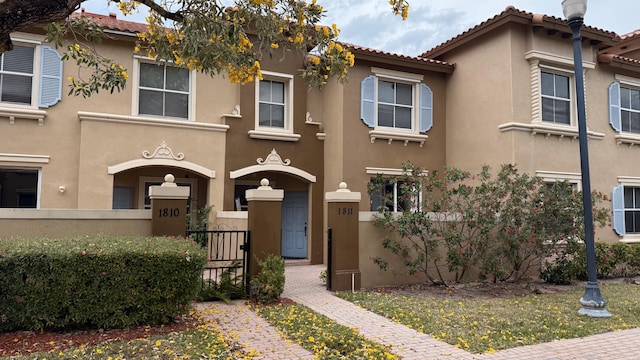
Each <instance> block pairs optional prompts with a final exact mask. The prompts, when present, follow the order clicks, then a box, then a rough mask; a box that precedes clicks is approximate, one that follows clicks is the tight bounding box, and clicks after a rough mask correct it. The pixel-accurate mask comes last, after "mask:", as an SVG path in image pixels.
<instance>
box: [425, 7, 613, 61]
mask: <svg viewBox="0 0 640 360" xmlns="http://www.w3.org/2000/svg"><path fill="white" fill-rule="evenodd" d="M508 21H516V22H521V23H523V24H531V25H537V26H543V27H549V28H551V29H555V30H559V29H561V28H562V29H563V31H567V32H569V31H570V30H569V28H568V27H567V21H566V20H565V19H562V18H559V17H555V16H549V15H541V14H533V13H530V12H526V11H522V10H519V9H517V8H515V7H514V6H507V8H506V9H505V10H504V11H503V12H501V13H500V14H498V15H495V16H494V17H492V18H490V19H488V20H486V21H483V22H481V23H480V24H478V25H476V26H474V27H472V28H470V29H468V30H466V31H464V32H462V33H461V34H459V35H457V36H455V37H453V38H451V39H449V40H447V41H445V42H443V43H441V44H440V45H437V46H436V47H434V48H432V49H430V50H427V51H426V52H424V53H423V54H422V55H420V56H422V57H433V56H434V55H435V56H438V55H440V53H441V52H442V51H443V50H446V49H448V48H452V47H455V46H456V45H458V44H459V43H460V44H462V43H464V42H465V40H468V39H471V38H473V37H474V36H475V35H477V34H479V33H483V31H485V30H490V29H492V28H493V27H496V26H499V25H501V24H503V23H505V22H508ZM582 36H583V37H584V38H597V40H600V41H609V42H611V44H613V42H614V41H616V40H618V39H619V36H618V35H617V34H616V33H615V32H613V31H607V30H603V29H600V28H596V27H592V26H587V25H585V26H584V27H583V32H582Z"/></svg>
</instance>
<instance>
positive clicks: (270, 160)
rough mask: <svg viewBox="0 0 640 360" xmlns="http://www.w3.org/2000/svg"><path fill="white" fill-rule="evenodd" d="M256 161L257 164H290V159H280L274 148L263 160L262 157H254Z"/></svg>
mask: <svg viewBox="0 0 640 360" xmlns="http://www.w3.org/2000/svg"><path fill="white" fill-rule="evenodd" d="M256 162H257V163H258V164H259V165H267V164H275V165H284V166H289V164H291V160H289V159H285V160H284V161H282V158H281V157H280V155H278V152H277V151H276V149H272V150H271V153H270V154H269V155H267V158H266V159H264V160H263V159H262V158H258V159H256Z"/></svg>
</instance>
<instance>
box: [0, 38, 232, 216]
mask: <svg viewBox="0 0 640 360" xmlns="http://www.w3.org/2000/svg"><path fill="white" fill-rule="evenodd" d="M134 40H135V37H118V38H117V40H106V41H104V42H103V43H102V44H97V45H96V49H97V51H98V52H99V53H101V54H108V56H109V58H112V59H114V61H116V62H118V63H121V64H122V65H123V66H124V67H125V68H126V69H127V71H128V74H129V80H128V84H127V86H126V88H125V89H123V90H122V91H121V92H114V93H113V94H110V93H109V91H101V92H100V93H98V94H94V95H92V96H91V97H90V98H87V99H85V98H82V97H74V96H68V95H67V92H68V87H67V85H68V82H67V80H66V79H67V77H69V76H73V77H76V76H77V75H78V68H77V66H76V65H75V63H74V62H70V61H66V62H63V76H62V77H63V79H64V80H63V90H62V93H63V98H62V100H61V101H60V102H59V103H57V104H56V105H54V106H52V107H50V108H49V109H46V118H45V120H44V126H42V127H39V126H38V125H37V121H33V120H18V121H17V122H16V124H15V125H10V126H9V125H8V124H6V125H5V124H4V121H3V126H2V127H3V129H2V137H1V139H2V141H1V142H0V153H15V154H26V155H33V154H37V155H47V156H49V157H50V161H49V163H48V164H42V165H40V164H20V163H2V164H0V166H13V167H37V168H41V169H42V178H41V181H42V186H41V192H40V207H41V208H43V209H44V208H66V209H74V208H80V209H110V208H111V206H112V191H113V190H112V186H113V175H110V174H107V168H108V167H109V166H113V165H116V164H120V163H122V162H126V161H130V160H135V159H141V158H142V156H141V154H142V151H143V150H148V151H149V152H151V153H153V151H154V150H155V149H156V148H157V147H158V146H159V145H160V144H161V143H162V141H166V142H167V144H168V145H169V146H170V147H171V148H172V150H173V151H174V152H175V153H178V152H180V153H184V155H185V161H189V162H191V163H194V164H197V165H200V166H204V167H205V168H208V169H211V170H214V171H216V172H217V173H218V174H220V175H222V174H224V172H225V171H224V169H225V167H224V166H225V165H224V150H225V134H224V132H211V131H202V130H193V129H186V128H181V127H180V126H179V125H178V126H173V127H163V126H145V125H140V124H137V125H134V124H127V122H126V121H123V122H120V123H111V122H100V121H88V120H85V121H79V117H78V112H92V113H99V114H103V117H105V118H107V117H108V116H109V115H112V114H115V115H124V116H131V115H135V114H132V101H133V96H134V91H135V86H134V83H135V81H134V78H135V76H136V74H137V71H136V69H135V66H134V56H133V41H134ZM83 74H84V72H83ZM192 82H193V84H195V92H194V94H195V96H192V110H193V114H195V115H194V116H192V120H195V121H196V122H198V123H211V124H222V123H224V121H225V119H223V118H222V117H221V115H222V114H225V113H231V112H232V111H233V110H234V106H235V105H237V104H239V103H240V99H239V87H238V85H233V84H230V83H229V82H228V80H227V79H225V78H223V76H218V77H216V78H210V77H208V76H206V75H202V74H197V73H196V72H193V73H192ZM159 119H160V120H162V118H159ZM185 123H187V124H188V123H189V122H188V121H185ZM25 134H29V135H28V136H25ZM176 166H177V167H178V168H179V163H178V162H176ZM169 170H171V168H169V167H165V170H163V171H162V172H165V173H166V172H169ZM202 179H204V177H201V180H202ZM199 185H200V184H199ZM59 186H64V187H65V188H66V190H65V192H64V194H61V193H60V192H59V191H58V187H59ZM208 187H209V180H208V179H206V182H204V183H203V184H202V186H198V190H199V193H200V194H198V197H199V198H200V199H202V200H201V201H200V203H201V204H199V205H201V206H204V205H205V203H207V202H208V203H210V204H212V205H216V206H218V207H220V208H221V207H222V193H223V183H222V181H216V180H215V179H213V180H211V189H210V191H209V194H210V196H208V197H207V191H208ZM135 189H136V191H137V190H138V189H137V186H136V187H135ZM134 204H136V205H138V204H137V196H135V198H134Z"/></svg>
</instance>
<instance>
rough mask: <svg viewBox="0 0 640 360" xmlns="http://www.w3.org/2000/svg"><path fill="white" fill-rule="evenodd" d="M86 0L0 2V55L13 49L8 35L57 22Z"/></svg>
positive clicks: (19, 0)
mask: <svg viewBox="0 0 640 360" xmlns="http://www.w3.org/2000/svg"><path fill="white" fill-rule="evenodd" d="M84 1H86V0H28V1H25V0H0V53H3V52H5V51H9V50H11V49H13V44H12V43H11V38H10V36H9V35H10V34H11V33H12V32H14V31H21V30H23V29H25V28H27V27H29V26H34V25H44V24H47V23H49V22H52V21H59V20H62V19H64V18H66V17H67V16H69V15H71V13H73V12H74V11H76V10H77V9H78V8H79V7H80V4H81V3H83V2H84Z"/></svg>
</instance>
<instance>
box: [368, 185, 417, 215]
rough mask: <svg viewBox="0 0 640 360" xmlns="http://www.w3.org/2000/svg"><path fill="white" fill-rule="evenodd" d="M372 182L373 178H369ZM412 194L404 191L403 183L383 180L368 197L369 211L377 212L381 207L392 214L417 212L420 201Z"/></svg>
mask: <svg viewBox="0 0 640 360" xmlns="http://www.w3.org/2000/svg"><path fill="white" fill-rule="evenodd" d="M374 181H375V178H371V182H372V183H373V182H374ZM413 193H415V192H414V191H410V190H409V189H406V187H405V186H404V182H403V181H396V180H385V181H384V183H383V184H380V185H377V186H375V189H374V190H373V192H372V193H371V195H370V204H371V211H378V210H379V209H380V207H381V206H384V207H386V208H387V209H388V210H389V211H393V212H403V211H417V210H419V208H420V200H421V199H419V198H418V197H416V196H415V195H414V194H413ZM418 194H420V192H418Z"/></svg>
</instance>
